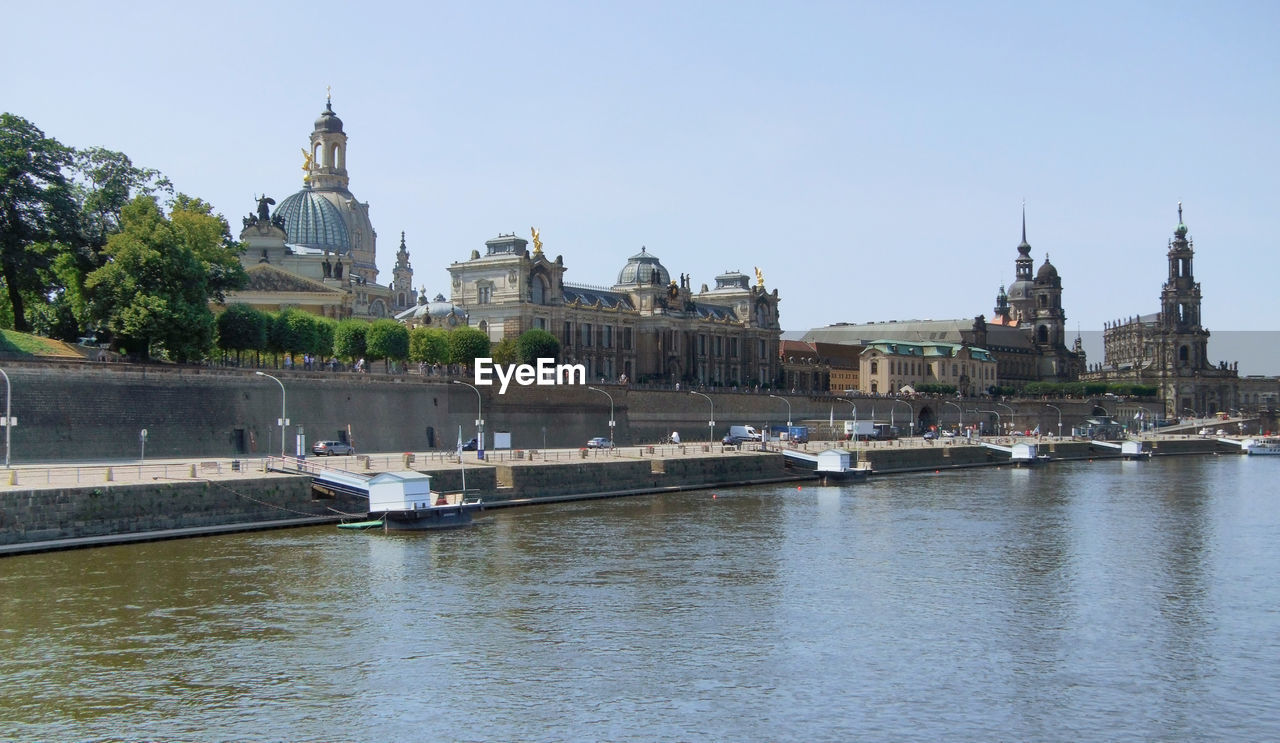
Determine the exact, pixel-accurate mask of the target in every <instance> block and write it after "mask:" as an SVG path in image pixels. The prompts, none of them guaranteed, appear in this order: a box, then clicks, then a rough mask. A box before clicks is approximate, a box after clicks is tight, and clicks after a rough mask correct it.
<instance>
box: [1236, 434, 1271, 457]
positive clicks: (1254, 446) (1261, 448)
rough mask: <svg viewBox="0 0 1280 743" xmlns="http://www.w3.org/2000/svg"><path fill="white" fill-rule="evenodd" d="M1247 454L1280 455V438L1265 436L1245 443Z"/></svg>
mask: <svg viewBox="0 0 1280 743" xmlns="http://www.w3.org/2000/svg"><path fill="white" fill-rule="evenodd" d="M1243 447H1244V453H1245V454H1280V437H1276V436H1264V437H1262V438H1259V439H1249V440H1247V441H1245V442H1244V444H1243Z"/></svg>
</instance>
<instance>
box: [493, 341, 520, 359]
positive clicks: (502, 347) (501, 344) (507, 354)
mask: <svg viewBox="0 0 1280 743" xmlns="http://www.w3.org/2000/svg"><path fill="white" fill-rule="evenodd" d="M489 355H490V356H492V357H493V362H494V363H495V364H518V363H520V347H519V345H517V344H516V339H515V338H510V337H508V338H503V339H502V340H500V341H498V343H497V344H496V345H494V346H493V347H492V348H490V349H489Z"/></svg>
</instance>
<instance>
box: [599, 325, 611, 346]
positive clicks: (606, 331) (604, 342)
mask: <svg viewBox="0 0 1280 743" xmlns="http://www.w3.org/2000/svg"><path fill="white" fill-rule="evenodd" d="M600 330H601V332H602V333H604V339H603V340H602V342H601V343H600V345H601V346H603V347H605V348H613V326H612V325H605V326H604V327H602V328H601V329H600Z"/></svg>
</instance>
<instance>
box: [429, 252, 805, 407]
mask: <svg viewBox="0 0 1280 743" xmlns="http://www.w3.org/2000/svg"><path fill="white" fill-rule="evenodd" d="M533 239H534V249H533V251H532V252H531V251H530V250H529V249H528V244H529V243H528V241H527V240H524V239H523V238H520V237H516V236H515V235H499V236H498V237H496V238H494V239H492V240H489V241H487V242H486V243H485V252H484V253H483V254H481V253H480V251H478V250H477V251H472V253H471V258H470V259H469V260H466V261H459V262H457V263H454V264H452V265H451V266H449V273H450V275H451V277H452V303H453V304H454V305H455V306H457V307H461V308H463V309H464V310H465V311H466V313H467V316H468V323H469V324H470V325H471V326H473V327H478V328H479V329H481V330H483V331H484V332H486V333H487V334H488V335H489V338H490V339H491V340H492V341H494V342H499V341H501V340H503V339H504V338H514V337H517V336H519V335H520V334H521V333H523V332H525V331H527V330H531V329H534V328H539V329H542V330H546V331H548V332H550V333H552V334H553V335H555V336H556V338H557V339H559V341H560V344H561V357H562V358H561V361H565V362H569V363H579V364H583V365H584V366H586V368H587V376H588V378H592V379H595V378H604V379H618V378H621V377H623V376H624V375H625V377H626V378H627V379H630V380H634V381H641V382H643V381H660V382H666V383H675V382H686V383H699V384H709V385H724V386H733V385H743V386H746V385H757V384H758V385H772V384H774V383H775V382H776V381H777V379H778V343H779V338H780V336H781V328H780V326H779V324H778V301H779V300H778V293H777V291H776V290H775V291H773V292H769V291H768V290H766V289H765V286H764V277H763V275H761V274H760V273H759V271H757V273H756V279H757V280H756V283H755V285H752V284H751V282H750V280H749V279H748V277H747V276H746V275H744V274H741V273H737V272H728V273H725V274H722V275H720V276H717V277H716V287H715V288H714V289H708V288H707V286H706V285H705V284H704V285H703V286H702V288H701V290H700V291H699V292H697V293H694V292H693V290H692V288H691V279H690V278H689V277H688V276H685V275H681V276H680V277H679V280H678V281H677V280H673V279H672V278H671V275H670V273H669V272H668V271H667V269H666V267H664V266H663V265H662V262H661V261H660V260H658V258H657V256H655V255H653V254H652V253H649V252H648V251H647V250H646V249H644V248H641V250H640V252H639V253H637V254H635V255H633V256H631V257H630V258H629V259H628V260H627V263H626V264H625V265H624V266H623V267H622V270H621V271H619V273H618V278H617V281H616V282H615V283H614V284H613V286H612V287H610V288H604V287H594V286H588V285H579V284H572V283H566V282H565V280H564V274H565V270H566V268H565V265H564V260H563V258H562V257H561V256H556V258H555V259H554V260H552V259H549V258H548V257H547V256H546V255H544V254H543V252H542V243H541V240H540V239H539V236H538V233H537V231H536V230H535V231H534V233H533Z"/></svg>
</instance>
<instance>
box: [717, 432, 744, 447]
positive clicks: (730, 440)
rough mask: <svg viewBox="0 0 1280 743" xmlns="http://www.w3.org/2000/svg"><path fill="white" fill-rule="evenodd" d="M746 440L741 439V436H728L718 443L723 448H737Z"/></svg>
mask: <svg viewBox="0 0 1280 743" xmlns="http://www.w3.org/2000/svg"><path fill="white" fill-rule="evenodd" d="M747 440H748V439H746V438H743V437H742V436H734V435H733V434H729V435H728V436H725V437H724V438H723V439H720V443H722V444H724V445H725V446H737V445H738V444H741V443H742V442H744V441H747Z"/></svg>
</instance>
